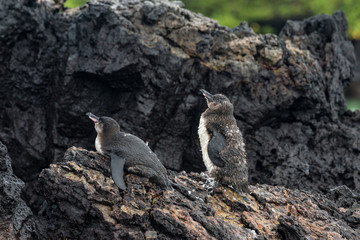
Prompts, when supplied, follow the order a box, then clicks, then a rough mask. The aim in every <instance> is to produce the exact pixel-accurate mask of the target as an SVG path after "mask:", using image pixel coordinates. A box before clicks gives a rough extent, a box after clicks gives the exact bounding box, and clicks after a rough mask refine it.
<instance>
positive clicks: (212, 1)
mask: <svg viewBox="0 0 360 240" xmlns="http://www.w3.org/2000/svg"><path fill="white" fill-rule="evenodd" d="M183 2H184V4H185V7H186V8H188V9H190V10H192V11H194V12H200V13H202V14H204V15H205V16H208V17H210V18H213V19H216V20H218V21H219V23H220V24H222V25H225V26H228V27H235V26H237V25H239V23H240V22H241V21H247V22H249V23H250V25H254V26H255V27H256V26H258V27H257V28H254V31H255V32H260V33H269V32H270V33H274V32H275V28H274V27H271V26H270V25H267V26H265V25H263V24H259V22H262V23H263V22H265V21H270V20H274V19H280V20H281V19H282V20H283V21H285V20H286V19H294V20H296V19H303V18H306V17H309V16H313V15H317V14H321V13H324V14H332V13H333V12H335V11H336V10H338V9H341V10H342V11H343V12H345V14H346V16H347V19H348V22H349V31H348V32H349V35H350V37H351V38H353V39H360V0H311V1H309V0H272V1H265V0H223V1H218V0H196V1H194V0H183Z"/></svg>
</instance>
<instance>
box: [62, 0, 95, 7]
mask: <svg viewBox="0 0 360 240" xmlns="http://www.w3.org/2000/svg"><path fill="white" fill-rule="evenodd" d="M88 1H89V0H66V2H65V4H64V7H66V8H76V7H81V6H82V5H84V4H85V3H86V2H88Z"/></svg>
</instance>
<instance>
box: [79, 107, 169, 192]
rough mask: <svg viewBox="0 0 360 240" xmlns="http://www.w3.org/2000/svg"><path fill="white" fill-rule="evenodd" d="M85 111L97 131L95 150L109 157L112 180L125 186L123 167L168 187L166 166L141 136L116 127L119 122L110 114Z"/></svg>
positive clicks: (120, 186)
mask: <svg viewBox="0 0 360 240" xmlns="http://www.w3.org/2000/svg"><path fill="white" fill-rule="evenodd" d="M86 115H88V116H89V118H90V119H91V120H92V121H93V122H94V124H95V130H96V132H97V136H96V140H95V148H96V151H97V152H98V153H100V154H102V155H108V156H109V157H110V158H111V175H112V178H113V180H114V182H115V184H116V185H117V186H118V187H119V188H120V189H121V190H125V189H126V185H125V182H124V170H126V171H127V172H129V173H134V174H136V175H140V176H144V177H148V178H149V179H150V180H151V181H153V182H155V183H156V184H158V185H159V186H160V187H161V188H162V189H166V190H172V186H171V183H170V181H169V179H168V177H167V173H166V169H165V167H164V166H163V164H162V163H161V162H160V160H159V159H158V157H157V156H156V154H155V153H154V152H153V151H151V149H150V148H149V147H148V146H147V145H146V144H145V143H144V141H143V140H141V139H140V138H138V137H137V136H134V135H132V134H129V133H125V132H122V131H120V125H119V124H118V123H117V122H116V121H115V120H114V119H112V118H110V117H105V116H103V117H97V116H95V115H94V114H92V113H87V114H86Z"/></svg>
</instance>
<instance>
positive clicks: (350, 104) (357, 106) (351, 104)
mask: <svg viewBox="0 0 360 240" xmlns="http://www.w3.org/2000/svg"><path fill="white" fill-rule="evenodd" d="M346 107H347V109H349V110H350V111H355V110H360V100H359V99H347V100H346Z"/></svg>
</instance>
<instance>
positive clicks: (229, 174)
mask: <svg viewBox="0 0 360 240" xmlns="http://www.w3.org/2000/svg"><path fill="white" fill-rule="evenodd" d="M200 91H201V92H202V94H203V95H204V97H205V99H206V102H207V105H208V108H207V109H206V111H205V112H203V113H202V114H201V118H200V124H199V130H198V134H199V138H200V145H201V151H202V157H203V161H204V164H205V166H206V169H207V170H208V172H209V174H210V176H212V177H214V178H215V180H217V181H219V182H220V183H221V184H223V185H227V186H231V187H232V188H234V189H235V191H237V192H247V191H248V166H247V161H246V152H245V144H244V140H243V137H242V134H241V132H240V130H239V128H238V127H237V125H236V120H235V118H234V116H233V111H234V107H233V105H232V104H231V102H230V101H229V99H228V98H227V97H226V96H224V95H222V94H215V95H212V94H210V93H209V92H207V91H205V90H203V89H201V90H200Z"/></svg>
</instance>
